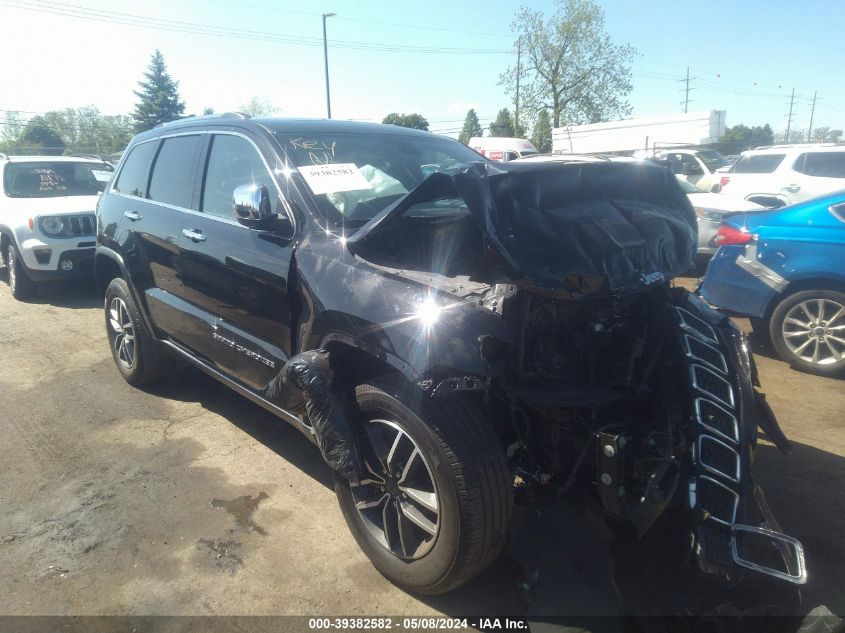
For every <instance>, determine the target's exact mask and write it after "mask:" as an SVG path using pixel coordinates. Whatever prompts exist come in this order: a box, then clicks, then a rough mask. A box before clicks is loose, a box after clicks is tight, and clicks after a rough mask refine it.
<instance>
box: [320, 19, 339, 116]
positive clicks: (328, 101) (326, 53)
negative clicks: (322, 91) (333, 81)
mask: <svg viewBox="0 0 845 633" xmlns="http://www.w3.org/2000/svg"><path fill="white" fill-rule="evenodd" d="M334 15H337V14H335V13H324V14H323V62H324V64H325V66H326V115H327V116H328V118H330V119H331V118H332V98H331V95H330V93H329V45H328V43H327V41H326V18H330V17H332V16H334Z"/></svg>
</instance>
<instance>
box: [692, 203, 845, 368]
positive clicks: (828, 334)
mask: <svg viewBox="0 0 845 633" xmlns="http://www.w3.org/2000/svg"><path fill="white" fill-rule="evenodd" d="M716 242H717V243H718V244H719V245H720V248H719V250H718V251H717V252H716V255H715V256H714V257H713V259H712V260H711V261H710V265H709V267H708V268H707V274H706V276H705V277H704V281H703V282H702V284H701V286H700V288H699V293H700V294H701V296H702V297H704V299H705V300H706V301H708V302H709V303H711V304H713V305H715V306H717V307H719V308H722V309H724V310H726V311H729V312H731V313H734V314H737V315H741V316H746V317H750V318H751V319H752V321H753V322H754V324H755V331H759V330H761V329H762V330H763V331H764V332H767V333H768V335H769V338H770V340H771V343H772V346H773V347H774V348H775V350H776V351H777V353H778V354H779V355H780V357H781V358H783V359H784V360H785V361H787V362H789V363H790V364H791V365H792V366H793V367H796V368H798V369H802V370H804V371H807V372H811V373H816V374H822V375H827V376H832V375H836V374H839V373H841V372H843V370H845V191H839V192H837V193H834V194H828V195H826V196H822V197H819V198H814V199H812V200H807V201H805V202H801V203H799V204H795V205H792V206H789V207H784V208H782V209H777V210H773V211H769V212H766V213H754V214H738V215H733V216H729V217H728V218H726V219H725V221H724V222H723V223H722V226H721V227H720V228H719V232H718V234H717V237H716Z"/></svg>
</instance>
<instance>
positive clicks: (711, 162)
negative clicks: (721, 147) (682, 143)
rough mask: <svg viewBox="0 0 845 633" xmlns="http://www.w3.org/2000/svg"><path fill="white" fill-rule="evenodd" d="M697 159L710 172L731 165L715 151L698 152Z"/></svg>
mask: <svg viewBox="0 0 845 633" xmlns="http://www.w3.org/2000/svg"><path fill="white" fill-rule="evenodd" d="M698 157H699V158H700V159H701V162H703V163H704V164H705V165H707V169H709V170H710V171H716V170H717V169H719V168H720V167H727V166H728V165H730V164H731V161H729V160H728V159H727V158H725V157H724V156H722V155H721V154H720V153H719V152H717V151H716V150H715V149H708V150H704V151H701V152H698Z"/></svg>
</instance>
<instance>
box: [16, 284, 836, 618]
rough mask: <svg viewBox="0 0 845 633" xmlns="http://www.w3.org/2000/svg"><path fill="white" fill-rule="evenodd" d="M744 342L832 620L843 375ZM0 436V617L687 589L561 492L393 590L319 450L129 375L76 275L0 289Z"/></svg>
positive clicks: (196, 377) (772, 470) (774, 454)
mask: <svg viewBox="0 0 845 633" xmlns="http://www.w3.org/2000/svg"><path fill="white" fill-rule="evenodd" d="M0 279H2V280H3V281H5V270H0ZM757 351H758V352H759V354H758V356H757V360H758V363H759V369H760V374H761V378H762V381H763V387H764V389H765V391H766V392H767V394H768V397H769V402H770V403H771V405H772V407H773V408H774V410H775V412H776V413H777V415H778V418H779V420H780V422H781V425H782V426H783V428H784V430H785V431H786V433H787V435H789V436H790V437H791V439H792V440H793V441H794V442H795V447H796V448H795V452H794V453H793V454H792V455H791V456H789V457H785V456H783V455H781V454H780V453H779V452H778V451H777V450H776V449H774V448H773V447H771V446H770V445H766V443H765V442H764V445H763V447H762V448H761V450H760V452H759V456H758V476H759V479H760V480H761V481H762V483H763V485H764V486H765V488H766V491H767V493H768V497H769V502H770V504H771V505H772V508H773V509H774V511H775V513H776V515H777V516H778V518H779V519H780V521H781V524H782V527H783V528H784V530H785V531H786V532H787V533H789V534H793V535H795V536H797V537H798V538H800V539H801V540H802V541H803V543H804V546H805V548H806V550H807V559H808V560H807V562H808V567H809V570H810V581H809V583H808V585H807V586H806V587H805V588H804V589H803V590H802V594H803V602H802V604H801V606H796V607H794V608H795V610H796V612H801V613H803V612H806V611H808V610H809V609H811V608H813V607H815V606H817V605H826V606H827V607H828V608H829V609H830V610H831V611H832V612H833V613H836V614H839V615H842V614H845V536H843V531H842V527H841V525H842V517H843V514H845V486H844V485H843V483H845V415H843V411H845V389H843V384H844V383H843V382H842V381H840V380H834V379H827V378H820V377H816V376H810V375H807V374H802V373H799V372H796V371H794V370H792V369H790V368H789V367H788V366H787V365H785V364H784V363H783V362H781V361H779V360H775V359H774V358H772V357H771V356H769V355H768V352H766V351H765V349H763V348H758V350H757ZM0 436H1V437H2V449H0V456H2V468H0V506H1V507H2V508H3V512H2V513H0V569H2V573H1V574H0V615H9V614H42V615H70V614H75V615H94V614H133V615H149V614H157V615H163V614H182V615H210V614H226V615H271V614H307V615H324V614H342V615H356V614H361V615H379V614H392V615H402V614H414V615H423V614H431V613H445V614H451V615H455V614H461V613H474V614H489V615H495V614H501V613H510V614H517V613H520V614H524V615H526V616H528V617H529V619H531V618H534V619H537V620H542V619H543V618H544V617H546V616H553V615H556V616H561V615H567V614H569V615H572V614H574V615H584V614H618V613H621V612H623V611H624V610H626V609H629V608H630V605H631V604H632V602H633V601H636V600H640V601H643V600H646V599H645V598H642V597H641V596H644V595H647V596H648V598H647V601H648V602H649V603H650V604H652V605H657V606H655V607H654V608H655V609H657V610H659V609H661V608H665V609H666V610H667V611H669V610H671V608H672V607H671V605H674V604H676V602H677V598H678V595H679V592H680V591H687V589H683V588H682V587H681V585H674V584H667V583H666V582H662V581H660V580H658V579H655V578H650V577H647V576H648V574H647V573H645V569H646V567H643V566H640V563H638V562H636V561H637V560H638V559H637V556H643V555H645V556H648V551H645V552H643V551H638V552H636V556H634V555H632V550H631V549H630V548H620V547H619V545H618V543H614V542H613V541H612V538H611V535H610V534H609V533H608V532H607V530H606V529H605V527H604V523H603V521H601V520H599V519H597V518H595V517H593V516H591V515H590V514H588V513H586V512H585V511H584V510H582V509H581V508H579V506H578V505H577V504H574V503H563V504H560V505H559V506H555V507H552V508H544V509H542V510H539V511H538V510H536V509H523V508H520V509H518V510H517V513H516V517H515V521H514V530H513V536H512V540H511V546H510V551H509V552H508V554H507V555H506V556H505V557H504V558H503V559H502V560H501V561H500V562H498V563H497V564H495V565H494V566H493V567H492V568H491V569H490V570H489V571H488V572H487V573H485V574H484V575H483V576H482V577H480V578H478V579H477V580H475V581H473V582H472V583H470V584H469V585H467V586H465V587H463V588H461V589H459V590H457V591H455V592H453V593H452V594H449V595H447V596H441V597H436V598H424V599H420V598H418V597H415V596H412V595H410V594H408V593H405V592H403V591H401V590H399V589H397V588H396V587H394V586H393V585H391V584H390V583H389V582H387V581H386V580H384V579H383V578H382V577H381V576H380V575H379V574H378V573H377V572H376V571H375V570H374V569H373V567H372V566H371V565H370V563H369V562H368V560H367V559H366V558H365V556H364V555H363V554H362V553H361V551H360V550H359V549H358V547H357V546H356V544H355V541H354V540H353V538H352V536H351V535H350V533H349V532H348V531H347V529H346V525H345V523H344V521H343V518H342V516H341V513H340V511H339V509H338V507H337V504H336V502H335V498H334V492H333V490H332V487H331V476H330V473H329V470H328V469H327V467H326V466H325V465H324V464H323V463H322V461H321V458H320V455H319V453H318V451H317V450H316V448H314V447H313V446H312V445H311V444H309V443H308V442H307V440H306V439H305V438H303V437H302V436H301V435H300V434H299V433H298V432H297V431H295V430H294V429H292V428H291V427H289V426H288V425H286V424H285V423H283V422H281V421H279V420H277V419H276V418H274V417H273V416H271V415H270V414H268V413H266V412H265V411H263V410H262V409H260V408H259V407H257V406H254V405H252V404H251V403H250V402H248V401H247V400H246V399H244V398H242V397H240V396H238V395H236V394H234V393H232V392H230V391H229V390H227V389H225V388H224V387H222V386H220V385H219V384H217V383H216V382H214V381H213V380H211V379H210V378H207V377H206V376H204V375H202V374H200V373H198V372H195V371H193V370H189V369H180V370H179V376H178V380H175V381H173V382H171V383H169V384H167V385H163V386H160V387H156V388H154V389H151V390H149V391H142V390H138V389H134V388H132V387H130V386H128V385H127V384H126V383H125V382H124V381H123V379H122V378H121V377H120V375H119V373H118V372H117V370H116V369H115V368H114V366H113V363H112V359H111V356H110V354H109V349H108V345H107V343H106V337H105V328H104V324H103V313H102V308H101V303H100V299H99V298H98V297H97V295H96V294H95V293H94V291H93V289H91V288H89V287H88V285H87V284H84V283H82V284H74V285H70V286H60V287H51V288H42V289H41V291H40V294H39V297H38V299H36V300H34V301H32V302H30V303H19V302H16V301H15V300H13V299H12V298H11V296H10V294H9V292H8V289H7V288H6V286H5V284H4V283H3V284H0ZM620 549H622V550H625V551H621V552H620ZM691 591H692V593H695V592H696V591H697V589H695V588H693V589H692V590H691ZM638 596H640V597H638ZM761 599H762V598H761ZM626 605H627V607H626ZM661 605H663V606H661Z"/></svg>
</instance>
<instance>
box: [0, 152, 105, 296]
mask: <svg viewBox="0 0 845 633" xmlns="http://www.w3.org/2000/svg"><path fill="white" fill-rule="evenodd" d="M113 170H114V168H113V167H112V166H111V165H109V164H108V163H105V162H103V161H102V160H97V159H92V158H78V157H72V156H6V155H4V154H0V256H2V260H3V262H4V263H5V264H6V267H7V268H8V276H9V287H10V288H11V290H12V295H13V296H14V297H15V298H16V299H26V298H27V297H29V296H31V295H32V294H33V293H34V292H35V289H36V285H37V284H38V283H39V282H42V281H52V280H55V279H62V278H65V277H73V276H80V275H87V274H92V273H93V263H94V246H95V245H96V235H97V224H96V218H95V216H94V209H95V207H96V206H97V201H98V199H99V194H100V192H102V190H103V189H104V188H105V186H106V183H107V182H108V180H109V179H110V178H111V175H112V171H113Z"/></svg>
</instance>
